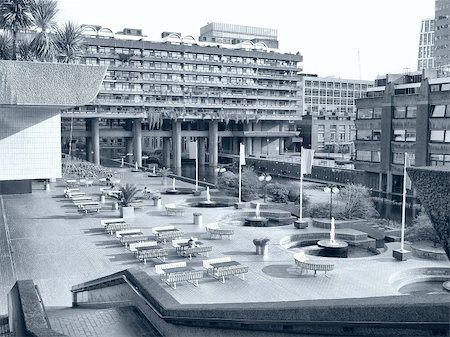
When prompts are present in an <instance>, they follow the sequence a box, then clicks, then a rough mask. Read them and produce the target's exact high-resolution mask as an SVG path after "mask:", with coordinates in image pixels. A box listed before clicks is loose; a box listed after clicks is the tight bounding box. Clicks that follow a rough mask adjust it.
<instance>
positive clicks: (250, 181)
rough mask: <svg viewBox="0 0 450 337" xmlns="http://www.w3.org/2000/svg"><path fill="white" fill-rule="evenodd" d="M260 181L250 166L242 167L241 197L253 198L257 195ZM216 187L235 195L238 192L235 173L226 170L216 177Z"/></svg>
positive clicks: (237, 179)
mask: <svg viewBox="0 0 450 337" xmlns="http://www.w3.org/2000/svg"><path fill="white" fill-rule="evenodd" d="M260 185H261V183H260V182H259V180H258V175H257V174H256V173H255V171H254V170H253V168H252V167H244V168H243V169H242V199H243V200H247V201H248V200H253V199H256V198H257V197H258V191H259V187H260ZM217 187H218V188H219V189H220V190H222V191H224V192H226V193H227V194H230V195H233V196H237V195H238V194H239V177H238V175H237V174H235V173H233V172H231V171H226V172H224V173H222V174H221V175H219V176H218V177H217Z"/></svg>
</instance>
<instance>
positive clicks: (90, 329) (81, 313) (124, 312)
mask: <svg viewBox="0 0 450 337" xmlns="http://www.w3.org/2000/svg"><path fill="white" fill-rule="evenodd" d="M47 315H48V318H49V320H50V325H51V328H52V329H53V330H55V331H58V332H60V333H62V334H65V335H67V336H69V337H84V336H92V337H97V336H98V337H103V336H104V337H122V336H129V337H144V336H150V337H153V336H155V337H160V336H161V335H160V334H159V333H158V332H157V331H156V330H155V328H154V327H153V325H152V324H151V323H150V322H149V321H148V320H147V319H146V318H145V316H144V315H143V314H142V313H141V312H140V311H139V310H138V309H137V308H136V307H133V306H124V307H115V308H107V309H93V308H51V307H50V308H47Z"/></svg>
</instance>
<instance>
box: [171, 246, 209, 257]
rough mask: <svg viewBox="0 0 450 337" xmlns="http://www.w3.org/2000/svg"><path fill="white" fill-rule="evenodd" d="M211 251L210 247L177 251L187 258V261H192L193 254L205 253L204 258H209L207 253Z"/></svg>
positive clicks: (187, 248)
mask: <svg viewBox="0 0 450 337" xmlns="http://www.w3.org/2000/svg"><path fill="white" fill-rule="evenodd" d="M211 251H212V246H204V245H200V246H197V247H186V248H184V249H181V250H179V251H178V252H179V253H180V255H181V256H184V257H189V260H192V255H194V254H202V253H205V255H206V257H208V256H209V252H211Z"/></svg>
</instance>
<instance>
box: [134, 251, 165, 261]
mask: <svg viewBox="0 0 450 337" xmlns="http://www.w3.org/2000/svg"><path fill="white" fill-rule="evenodd" d="M168 255H169V251H168V250H167V249H164V248H159V249H158V248H155V249H149V250H142V251H139V252H138V253H137V258H138V260H139V261H143V262H144V264H147V259H154V258H157V259H159V260H161V261H163V262H164V261H165V260H166V256H168Z"/></svg>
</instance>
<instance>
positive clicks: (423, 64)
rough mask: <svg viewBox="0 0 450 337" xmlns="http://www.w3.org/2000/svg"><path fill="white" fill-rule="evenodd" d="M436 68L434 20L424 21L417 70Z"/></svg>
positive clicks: (421, 29)
mask: <svg viewBox="0 0 450 337" xmlns="http://www.w3.org/2000/svg"><path fill="white" fill-rule="evenodd" d="M432 68H434V19H425V20H422V24H421V28H420V40H419V54H418V58H417V70H422V69H432Z"/></svg>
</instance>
